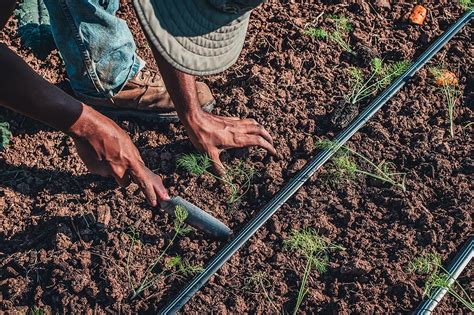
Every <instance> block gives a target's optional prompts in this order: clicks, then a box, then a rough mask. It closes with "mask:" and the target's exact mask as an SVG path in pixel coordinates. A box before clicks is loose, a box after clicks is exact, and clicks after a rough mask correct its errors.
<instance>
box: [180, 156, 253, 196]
mask: <svg viewBox="0 0 474 315" xmlns="http://www.w3.org/2000/svg"><path fill="white" fill-rule="evenodd" d="M176 165H177V166H178V167H179V168H181V169H184V170H186V171H187V172H189V173H191V174H193V175H197V176H200V175H203V174H207V175H209V176H211V177H214V178H215V179H217V180H219V181H222V182H223V183H225V184H226V185H227V186H228V187H229V188H230V196H229V199H228V200H227V202H228V203H229V204H233V203H235V202H237V201H238V200H240V199H242V197H243V196H244V195H245V194H246V193H247V192H248V191H249V189H250V184H251V181H252V178H253V177H254V176H255V175H256V172H255V170H254V169H253V168H251V167H246V166H245V165H244V163H243V162H239V163H238V165H237V166H235V167H233V168H230V169H227V170H226V175H225V176H223V177H221V176H217V175H214V174H213V173H212V172H211V171H210V169H211V166H212V160H211V159H210V158H209V157H208V156H207V155H206V154H200V153H190V154H185V155H182V156H181V157H180V158H179V159H178V160H177V161H176Z"/></svg>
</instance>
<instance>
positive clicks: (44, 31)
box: [15, 0, 56, 60]
mask: <svg viewBox="0 0 474 315" xmlns="http://www.w3.org/2000/svg"><path fill="white" fill-rule="evenodd" d="M15 18H16V19H17V21H18V36H19V37H20V39H21V40H20V42H21V45H22V46H23V47H26V48H29V49H31V51H32V52H33V53H34V54H35V55H36V56H37V57H38V58H40V59H42V60H44V59H46V57H47V56H48V55H49V54H50V53H51V51H53V50H54V49H55V47H56V46H55V44H54V40H53V34H52V32H51V25H50V21H49V20H50V19H49V13H48V9H47V8H46V5H45V4H44V0H23V1H21V2H20V3H19V4H18V7H17V9H16V10H15Z"/></svg>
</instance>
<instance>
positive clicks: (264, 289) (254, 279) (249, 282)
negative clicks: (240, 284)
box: [245, 271, 281, 313]
mask: <svg viewBox="0 0 474 315" xmlns="http://www.w3.org/2000/svg"><path fill="white" fill-rule="evenodd" d="M271 285H272V284H271V282H270V280H268V277H267V274H266V273H265V272H263V271H257V272H256V273H254V274H253V275H252V276H251V277H249V278H247V279H246V280H245V288H246V289H247V290H249V291H250V290H257V292H253V293H255V294H263V296H264V297H265V299H266V300H267V301H268V303H269V304H270V305H271V307H272V308H273V310H274V311H275V312H276V313H280V311H281V310H280V309H279V308H278V307H277V306H276V305H275V303H274V302H273V300H272V298H271V297H270V294H269V292H268V290H269V288H270V287H271ZM259 291H260V292H259Z"/></svg>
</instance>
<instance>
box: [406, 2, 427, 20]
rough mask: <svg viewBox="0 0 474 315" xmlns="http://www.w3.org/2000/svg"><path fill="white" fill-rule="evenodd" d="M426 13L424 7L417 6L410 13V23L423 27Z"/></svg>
mask: <svg viewBox="0 0 474 315" xmlns="http://www.w3.org/2000/svg"><path fill="white" fill-rule="evenodd" d="M427 13H428V10H426V8H425V7H424V6H422V5H419V4H417V5H416V6H415V7H414V8H413V10H412V11H411V14H410V21H411V22H412V23H413V24H416V25H423V22H425V19H426V15H427Z"/></svg>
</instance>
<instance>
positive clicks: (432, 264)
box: [409, 253, 474, 312]
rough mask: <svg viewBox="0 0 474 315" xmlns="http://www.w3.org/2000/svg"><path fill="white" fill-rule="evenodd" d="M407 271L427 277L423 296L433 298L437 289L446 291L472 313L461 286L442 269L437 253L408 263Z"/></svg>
mask: <svg viewBox="0 0 474 315" xmlns="http://www.w3.org/2000/svg"><path fill="white" fill-rule="evenodd" d="M409 271H411V272H413V273H416V274H422V275H428V277H427V279H426V283H425V287H424V289H423V296H428V297H430V298H432V297H433V294H434V291H435V290H436V289H438V288H442V289H446V291H447V292H448V294H449V295H451V296H452V297H454V298H455V299H456V300H458V301H459V302H460V303H461V304H463V305H464V306H465V307H466V308H467V309H468V310H469V311H470V312H474V303H473V301H472V300H471V298H470V297H469V295H468V294H467V292H466V291H465V290H464V288H463V287H462V286H461V284H460V283H459V282H458V281H457V280H455V279H453V278H452V277H451V275H450V274H449V272H448V271H447V270H446V269H445V268H444V267H443V264H442V261H441V256H440V255H439V254H437V253H429V254H425V255H423V256H420V257H417V258H416V259H414V260H413V261H412V262H410V266H409Z"/></svg>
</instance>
